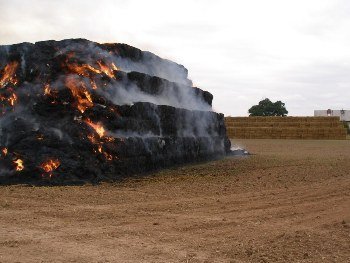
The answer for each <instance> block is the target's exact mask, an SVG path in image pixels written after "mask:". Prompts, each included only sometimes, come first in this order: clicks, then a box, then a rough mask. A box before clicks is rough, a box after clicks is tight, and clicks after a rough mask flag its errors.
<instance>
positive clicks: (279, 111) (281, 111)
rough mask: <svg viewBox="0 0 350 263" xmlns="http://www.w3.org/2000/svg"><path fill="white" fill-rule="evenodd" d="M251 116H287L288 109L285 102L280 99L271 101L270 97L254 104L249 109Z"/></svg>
mask: <svg viewBox="0 0 350 263" xmlns="http://www.w3.org/2000/svg"><path fill="white" fill-rule="evenodd" d="M248 112H249V116H287V114H288V111H287V109H286V107H285V105H284V103H283V102H282V101H280V100H278V101H276V102H272V101H270V100H269V99H268V98H266V99H264V100H262V101H260V102H259V104H258V105H254V106H252V107H251V108H250V109H249V110H248Z"/></svg>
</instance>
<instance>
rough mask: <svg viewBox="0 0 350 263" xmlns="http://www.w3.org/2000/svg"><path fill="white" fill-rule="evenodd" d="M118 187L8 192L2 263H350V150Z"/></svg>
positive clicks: (228, 164)
mask: <svg viewBox="0 0 350 263" xmlns="http://www.w3.org/2000/svg"><path fill="white" fill-rule="evenodd" d="M234 143H235V144H240V145H242V146H244V147H245V148H247V149H248V150H249V151H250V152H251V153H253V154H254V155H252V156H249V157H248V158H246V157H244V158H236V157H235V158H233V157H227V158H225V159H223V160H218V161H213V162H208V163H202V164H196V165H188V166H185V167H178V168H173V169H167V170H163V171H160V172H157V173H155V174H153V175H149V176H146V177H144V178H139V179H137V178H135V179H129V180H127V181H124V182H120V183H116V184H102V185H98V186H91V185H86V186H79V187H76V186H74V187H72V186H70V187H27V186H19V185H17V186H0V262H350V140H343V141H298V140H237V141H235V142H234Z"/></svg>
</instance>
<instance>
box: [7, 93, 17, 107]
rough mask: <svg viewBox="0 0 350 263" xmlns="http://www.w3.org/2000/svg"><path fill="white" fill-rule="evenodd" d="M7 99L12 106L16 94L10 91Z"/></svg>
mask: <svg viewBox="0 0 350 263" xmlns="http://www.w3.org/2000/svg"><path fill="white" fill-rule="evenodd" d="M8 101H9V103H10V105H11V106H14V105H15V103H16V101H17V95H16V94H15V93H12V94H11V96H10V97H9V98H8Z"/></svg>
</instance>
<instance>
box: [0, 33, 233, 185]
mask: <svg viewBox="0 0 350 263" xmlns="http://www.w3.org/2000/svg"><path fill="white" fill-rule="evenodd" d="M212 99H213V96H212V95H211V94H210V93H209V92H207V91H203V90H201V89H199V88H196V87H193V86H192V82H191V80H189V79H188V72H187V69H186V68H185V67H184V66H182V65H179V64H177V63H175V62H172V61H169V60H166V59H162V58H160V57H158V56H156V55H154V54H152V53H150V52H146V51H141V50H139V49H137V48H134V47H131V46H129V45H126V44H118V43H117V44H99V43H95V42H91V41H88V40H85V39H68V40H62V41H42V42H37V43H35V44H32V43H21V44H15V45H8V46H0V107H1V109H0V111H1V113H0V183H1V184H12V183H29V184H80V183H86V182H90V183H97V182H100V181H110V180H118V179H122V178H125V177H127V176H132V175H138V174H142V173H145V172H148V171H152V170H155V169H159V168H162V167H168V166H171V165H179V164H184V163H187V162H195V161H201V160H208V159H211V158H217V157H222V156H225V155H226V154H227V153H228V152H229V151H230V141H229V139H228V138H227V136H226V128H225V123H224V116H223V114H219V113H215V112H213V111H212V107H211V105H212Z"/></svg>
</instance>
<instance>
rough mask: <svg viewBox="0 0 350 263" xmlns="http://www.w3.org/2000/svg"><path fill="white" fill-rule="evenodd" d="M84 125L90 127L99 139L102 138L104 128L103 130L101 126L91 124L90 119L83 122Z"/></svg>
mask: <svg viewBox="0 0 350 263" xmlns="http://www.w3.org/2000/svg"><path fill="white" fill-rule="evenodd" d="M85 123H86V124H88V125H89V126H90V127H92V128H93V129H94V130H95V131H96V133H97V134H98V135H99V136H100V138H102V137H103V136H104V135H105V133H106V131H105V128H103V126H102V125H101V124H100V123H96V124H95V123H93V122H92V121H91V120H90V119H87V120H86V121H85Z"/></svg>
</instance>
